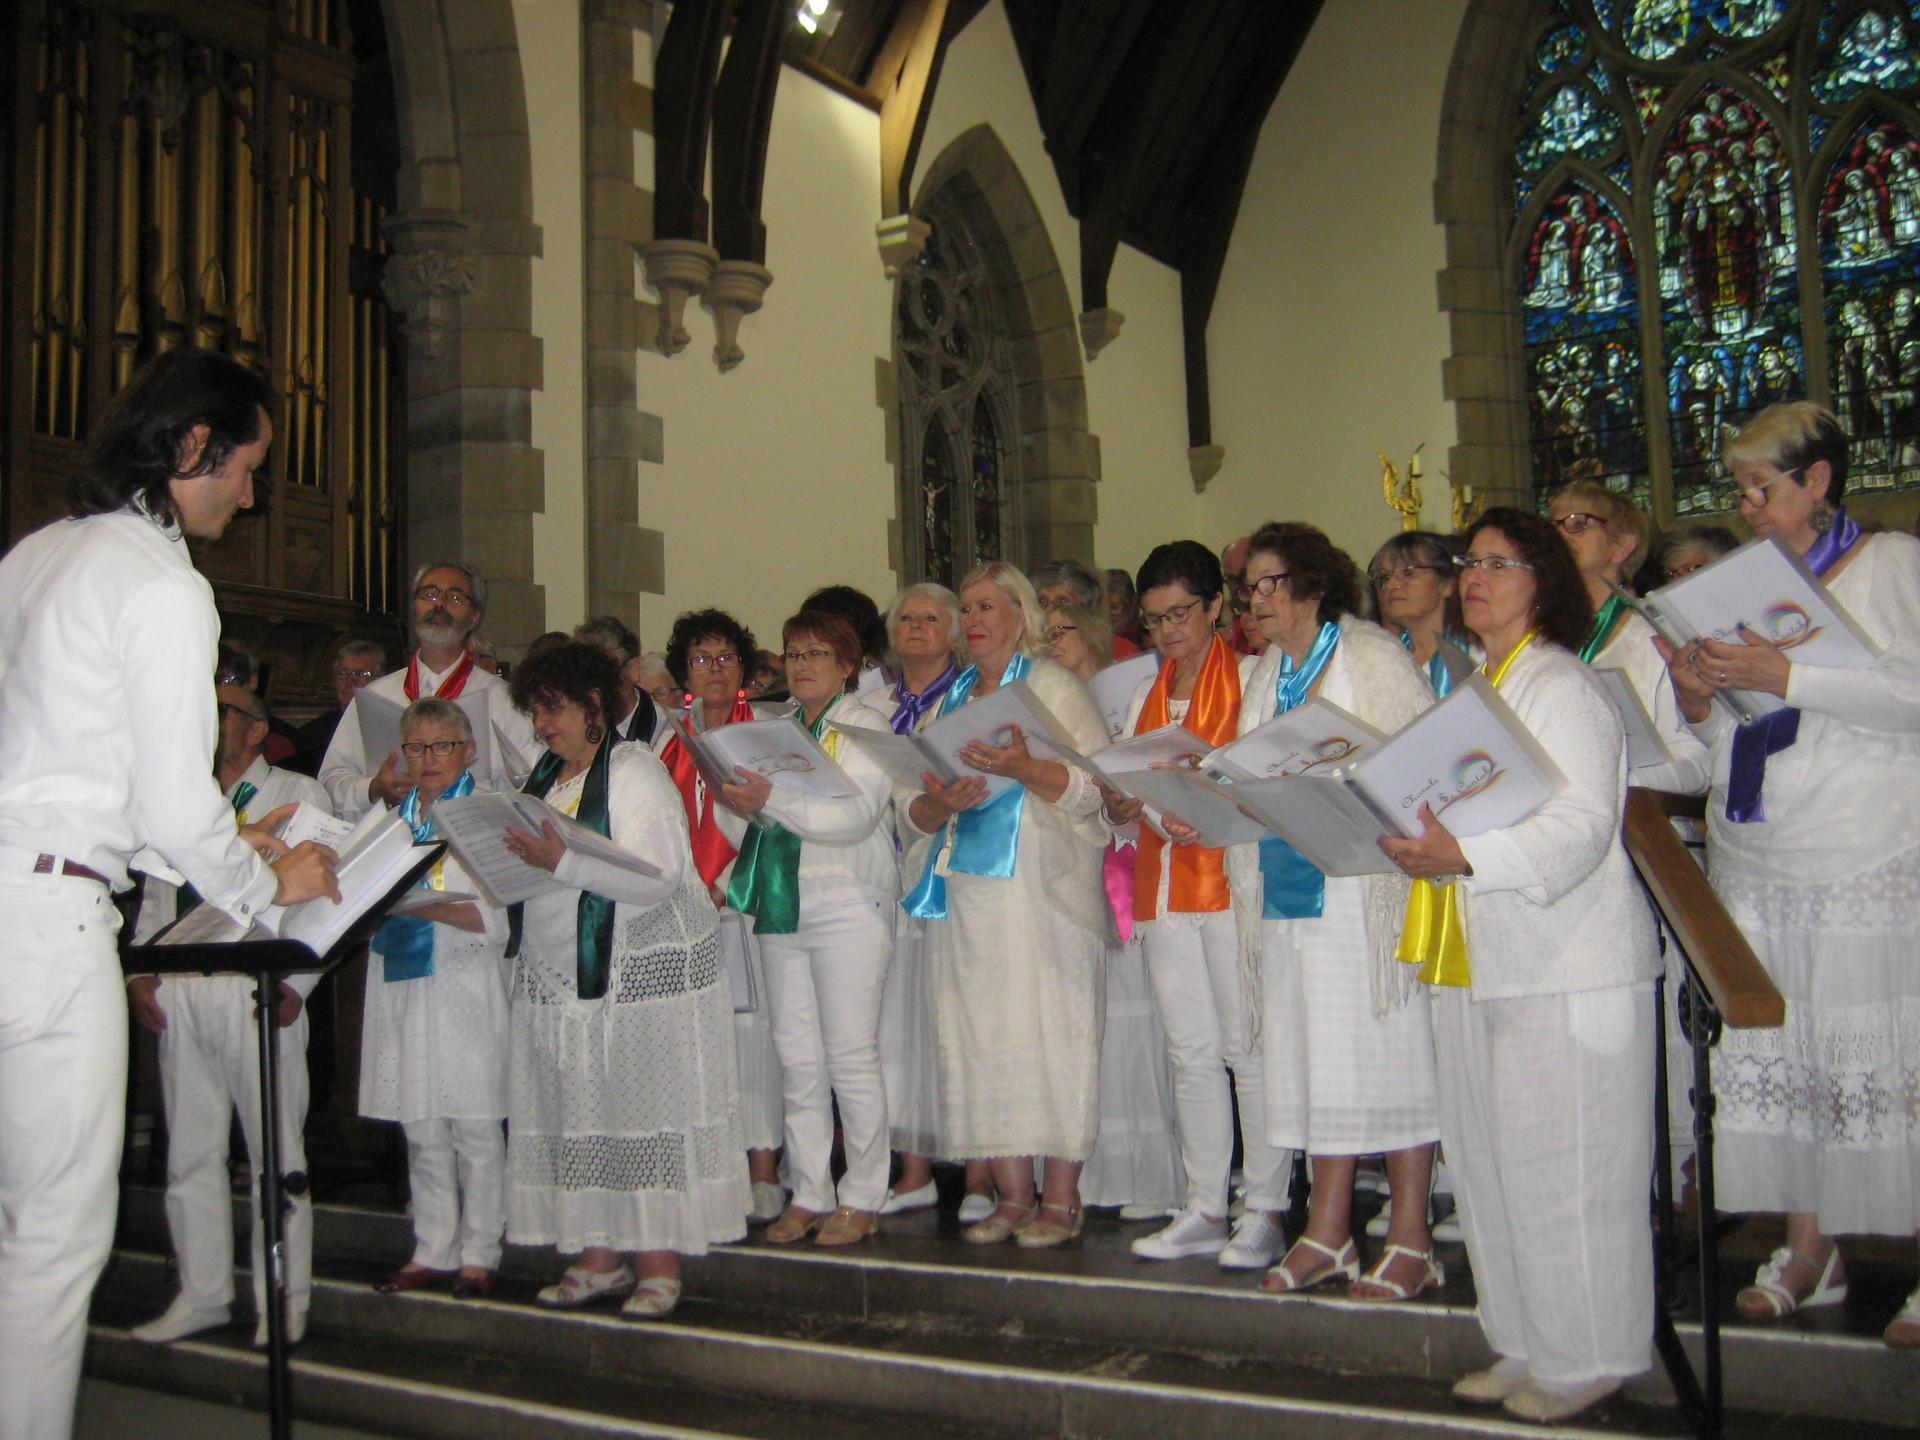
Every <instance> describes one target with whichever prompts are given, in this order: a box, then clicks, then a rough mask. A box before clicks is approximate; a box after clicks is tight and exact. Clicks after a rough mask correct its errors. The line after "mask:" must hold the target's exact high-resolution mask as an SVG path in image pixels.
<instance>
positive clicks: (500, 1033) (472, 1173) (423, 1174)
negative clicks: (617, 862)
mask: <svg viewBox="0 0 1920 1440" xmlns="http://www.w3.org/2000/svg"><path fill="white" fill-rule="evenodd" d="M400 734H401V741H402V743H401V746H400V749H401V753H402V754H403V755H405V757H406V761H407V769H408V771H409V773H410V774H411V775H412V776H413V789H411V790H409V791H408V792H407V796H406V798H405V799H404V800H402V801H401V802H400V815H401V818H402V819H404V820H405V821H406V822H407V823H408V824H409V825H410V826H412V827H413V833H414V836H415V838H416V839H419V840H421V841H427V840H432V839H434V838H436V833H437V832H436V831H435V827H434V824H433V821H432V820H431V819H430V818H429V817H428V813H427V812H428V811H429V810H430V809H431V807H432V806H433V804H434V802H435V801H437V800H440V799H441V798H443V797H455V798H457V797H458V796H461V795H467V794H471V793H472V791H473V785H474V782H473V775H472V773H471V772H470V771H469V770H468V769H467V767H468V766H469V765H470V764H472V763H473V756H474V748H475V747H474V743H473V727H472V725H471V724H470V723H469V721H468V719H467V713H466V711H464V710H462V709H461V708H460V707H459V706H458V705H456V704H454V703H453V702H452V701H450V700H439V699H434V698H431V697H429V698H427V699H423V700H416V701H414V702H413V704H411V705H410V706H408V707H407V712H406V714H405V715H403V716H401V719H400ZM419 889H420V890H422V891H424V892H426V893H425V895H424V896H423V895H421V894H417V893H414V892H411V891H410V892H409V896H410V899H411V900H412V901H413V902H414V903H412V904H411V906H410V908H409V909H408V910H407V912H406V913H405V914H404V915H390V916H389V917H388V918H387V919H386V920H385V921H383V922H382V923H381V926H380V929H379V931H378V932H377V933H376V934H375V935H374V938H373V954H372V957H371V958H370V959H369V960H368V962H367V993H366V1006H365V1010H364V1011H363V1016H362V1022H361V1029H360V1113H361V1114H362V1115H363V1116H365V1117H366V1118H367V1119H369V1120H396V1121H398V1122H399V1123H400V1127H401V1129H402V1131H403V1132H404V1133H405V1135H406V1137H407V1181H408V1189H409V1191H410V1195H411V1200H412V1207H411V1208H412V1213H413V1258H412V1259H411V1260H409V1261H408V1262H407V1263H406V1264H405V1265H403V1266H401V1267H400V1268H399V1269H398V1270H396V1271H394V1272H393V1273H392V1274H391V1275H389V1276H388V1277H387V1278H386V1279H385V1280H383V1281H382V1282H381V1283H380V1285H379V1289H380V1291H381V1292H382V1293H383V1294H389V1295H391V1294H394V1293H396V1292H398V1291H403V1290H420V1289H425V1288H427V1287H430V1286H439V1285H444V1284H447V1283H448V1282H449V1281H451V1282H452V1285H453V1293H454V1294H456V1295H461V1296H474V1297H479V1298H485V1297H486V1296H488V1295H491V1294H492V1293H493V1286H494V1276H495V1272H496V1271H497V1270H499V1268H500V1245H501V1237H502V1236H503V1235H504V1233H505V1231H506V1226H507V1214H506V1205H507V1193H506V1186H507V1137H506V1133H505V1132H504V1131H503V1130H502V1129H501V1122H502V1121H503V1120H505V1119H506V1117H507V964H506V958H505V957H506V948H507V917H506V912H505V911H504V910H502V909H501V908H500V907H499V906H497V905H493V904H489V903H488V902H487V901H486V900H485V899H484V898H476V899H472V900H434V899H432V898H431V896H432V895H433V894H434V893H435V892H445V893H448V894H455V895H458V894H467V895H476V896H477V895H478V894H479V890H480V887H479V886H478V885H476V884H475V883H474V882H473V880H472V879H470V878H469V876H468V875H467V872H466V870H465V869H464V868H463V867H462V866H461V864H460V862H459V861H458V860H457V859H455V858H454V856H453V855H452V853H451V852H446V853H443V854H442V855H441V857H440V858H439V859H438V860H436V861H435V862H434V863H433V866H432V867H431V868H430V869H429V870H428V871H427V873H426V874H425V875H424V876H422V877H421V880H420V885H419ZM423 900H424V903H420V902H422V901H423Z"/></svg>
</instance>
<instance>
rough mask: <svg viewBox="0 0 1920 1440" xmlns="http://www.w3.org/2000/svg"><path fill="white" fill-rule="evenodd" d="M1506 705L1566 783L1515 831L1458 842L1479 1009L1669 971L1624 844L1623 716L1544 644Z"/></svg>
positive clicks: (1568, 660)
mask: <svg viewBox="0 0 1920 1440" xmlns="http://www.w3.org/2000/svg"><path fill="white" fill-rule="evenodd" d="M1500 697H1501V698H1502V699H1503V700H1505V701H1506V702H1507V704H1509V705H1510V706H1512V707H1513V710H1514V712H1515V713H1516V714H1517V715H1518V716H1519V717H1520V720H1521V722H1522V723H1523V724H1525V725H1526V727H1527V728H1528V729H1529V730H1531V731H1532V732H1533V735H1534V738H1535V739H1537V740H1538V741H1539V742H1540V743H1541V745H1543V746H1544V747H1545V748H1546V751H1547V753H1548V754H1549V755H1551V756H1553V758H1554V761H1555V763H1557V764H1558V765H1559V767H1560V769H1561V771H1562V772H1563V773H1564V774H1565V775H1566V777H1567V788H1566V789H1565V790H1564V791H1562V792H1561V793H1560V794H1559V795H1556V796H1555V797H1554V798H1553V799H1551V800H1549V801H1548V802H1547V803H1546V804H1545V805H1543V806H1541V807H1540V808H1539V809H1538V810H1536V811H1535V812H1534V813H1533V814H1532V815H1529V816H1528V817H1527V818H1526V819H1525V820H1522V821H1521V822H1520V823H1519V824H1518V825H1513V826H1509V827H1508V828H1506V829H1504V830H1493V831H1489V832H1488V833H1486V834H1484V835H1476V836H1473V837H1472V838H1471V839H1463V840H1461V841H1460V849H1461V852H1462V853H1463V854H1464V855H1465V856H1466V857H1467V863H1468V864H1469V865H1471V866H1472V867H1473V874H1472V875H1471V876H1463V877H1462V878H1461V879H1460V880H1459V881H1458V882H1457V883H1458V884H1459V887H1460V890H1461V906H1460V910H1461V919H1462V921H1463V923H1464V924H1465V926H1466V932H1467V955H1468V963H1469V965H1470V967H1471V969H1472V974H1473V986H1472V989H1473V998H1474V999H1475V1000H1509V999H1514V998H1516V997H1519V996H1524V995H1561V994H1568V993H1572V992H1575V991H1582V990H1600V989H1605V988H1607V987H1610V986H1618V985H1630V984H1633V983H1635V982H1637V981H1642V980H1651V979H1653V978H1654V977H1655V976H1656V975H1658V974H1659V973H1660V952H1659V942H1658V936H1657V932H1656V930H1655V927H1654V920H1653V912H1652V911H1651V910H1650V909H1649V908H1648V905H1647V900H1646V896H1645V895H1644V894H1643V893H1642V892H1641V889H1640V882H1639V879H1638V878H1637V877H1636V876H1635V874H1634V872H1633V862H1632V861H1631V860H1629V859H1628V858H1627V851H1626V846H1625V845H1624V844H1623V843H1622V841H1621V838H1620V823H1621V812H1622V810H1623V809H1624V807H1625V803H1626V749H1625V744H1624V742H1623V739H1622V733H1621V728H1620V717H1619V715H1618V714H1616V713H1615V711H1614V708H1613V705H1612V702H1610V701H1609V700H1608V699H1607V695H1606V691H1604V690H1603V689H1602V688H1601V686H1600V682H1599V681H1598V680H1596V679H1595V678H1594V676H1593V673H1592V672H1591V671H1590V670H1588V668H1587V667H1586V666H1585V665H1583V664H1581V663H1580V661H1579V659H1578V658H1577V657H1576V656H1574V655H1572V654H1570V653H1568V652H1567V651H1565V650H1562V649H1561V648H1560V647H1559V646H1557V645H1550V644H1548V643H1546V642H1545V641H1541V640H1536V641H1535V642H1534V643H1533V644H1532V645H1530V646H1528V647H1527V649H1526V651H1525V652H1524V653H1522V654H1521V655H1520V656H1519V657H1518V658H1517V659H1515V660H1514V662H1513V667H1512V668H1511V669H1510V670H1508V671H1507V674H1506V678H1505V679H1504V680H1502V681H1501V684H1500Z"/></svg>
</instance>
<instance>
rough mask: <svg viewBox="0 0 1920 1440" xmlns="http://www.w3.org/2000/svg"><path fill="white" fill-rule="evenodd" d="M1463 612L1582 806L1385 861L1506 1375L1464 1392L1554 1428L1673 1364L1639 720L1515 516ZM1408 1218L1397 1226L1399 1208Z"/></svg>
mask: <svg viewBox="0 0 1920 1440" xmlns="http://www.w3.org/2000/svg"><path fill="white" fill-rule="evenodd" d="M1465 538H1466V542H1467V546H1466V552H1467V553H1466V555H1465V557H1464V559H1463V561H1462V565H1463V571H1462V576H1461V580H1460V603H1461V609H1462V611H1463V612H1464V614H1465V617H1466V622H1467V628H1468V629H1470V630H1472V631H1473V632H1474V634H1475V635H1477V636H1479V638H1480V643H1481V644H1482V645H1484V646H1485V647H1486V657H1487V658H1486V662H1485V665H1484V667H1483V668H1484V672H1485V674H1486V677H1487V679H1488V681H1489V682H1490V683H1491V684H1492V685H1493V686H1494V688H1495V689H1497V690H1498V691H1499V693H1500V696H1501V698H1502V699H1503V700H1505V701H1506V702H1507V704H1508V705H1509V706H1511V707H1512V709H1513V711H1514V713H1515V714H1516V715H1517V716H1518V717H1519V719H1520V722H1521V723H1522V724H1523V725H1525V726H1526V727H1527V729H1528V730H1529V731H1531V732H1532V734H1533V737H1534V739H1535V740H1537V741H1539V743H1540V744H1541V745H1542V746H1543V747H1544V748H1545V749H1546V751H1547V753H1548V754H1550V755H1552V756H1553V758H1554V761H1555V762H1556V763H1557V764H1558V765H1559V767H1560V769H1561V772H1562V773H1563V774H1564V775H1565V777H1566V780H1567V788H1566V789H1565V790H1564V791H1562V792H1561V793H1560V794H1558V795H1556V796H1555V797H1554V798H1553V799H1551V800H1549V801H1547V802H1546V804H1544V805H1542V806H1541V807H1540V808H1539V809H1538V810H1536V811H1534V813H1533V814H1531V815H1530V816H1528V817H1527V818H1526V819H1525V820H1522V821H1520V822H1519V823H1518V824H1516V825H1511V826H1508V827H1506V828H1504V829H1500V830H1492V831H1488V832H1487V833H1485V834H1481V835H1476V836H1473V837H1471V838H1464V839H1463V838H1456V837H1455V836H1454V835H1453V834H1452V833H1451V832H1450V831H1448V830H1447V828H1446V827H1445V825H1443V824H1441V823H1440V822H1439V821H1437V820H1435V819H1434V818H1433V816H1432V812H1431V811H1430V810H1429V809H1428V808H1427V807H1426V806H1424V805H1423V806H1422V807H1421V810H1420V818H1421V820H1422V821H1423V822H1424V824H1425V827H1426V828H1425V832H1424V834H1423V835H1422V836H1421V837H1420V838H1419V839H1417V840H1404V839H1399V838H1382V840H1381V842H1380V844H1381V848H1382V849H1383V850H1385V851H1386V853H1387V855H1388V857H1389V858H1391V859H1392V860H1393V861H1394V862H1395V863H1396V864H1397V865H1398V866H1399V867H1400V868H1401V870H1403V871H1404V872H1405V873H1406V874H1407V875H1409V876H1411V877H1413V879H1414V881H1415V885H1414V891H1413V894H1412V896H1411V897H1410V899H1409V921H1408V926H1407V931H1406V934H1405V935H1404V936H1403V937H1402V943H1401V950H1400V953H1401V954H1402V956H1403V957H1404V958H1407V959H1410V960H1415V961H1420V962H1423V963H1425V962H1437V961H1439V960H1441V959H1445V960H1447V961H1448V962H1449V963H1450V965H1452V966H1453V967H1454V968H1456V969H1457V968H1458V967H1459V966H1461V965H1464V966H1465V968H1466V970H1467V972H1468V983H1467V984H1466V985H1457V984H1437V985H1435V986H1433V987H1432V993H1431V998H1430V1009H1431V1013H1432V1017H1433V1049H1434V1058H1435V1061H1436V1068H1437V1072H1438V1081H1439V1088H1438V1096H1439V1103H1440V1135H1441V1139H1442V1141H1443V1142H1444V1143H1445V1145H1446V1147H1447V1164H1448V1167H1449V1169H1451V1170H1452V1172H1453V1182H1454V1188H1455V1191H1456V1193H1457V1194H1458V1196H1459V1199H1460V1211H1461V1215H1462V1218H1463V1222H1464V1226H1465V1229H1466V1235H1467V1258H1468V1260H1469V1261H1470V1262H1471V1264H1472V1266H1473V1283H1474V1289H1475V1291H1476V1292H1477V1294H1478V1296H1479V1309H1480V1328H1481V1330H1482V1331H1483V1332H1484V1334H1485V1335H1486V1338H1487V1343H1488V1345H1489V1346H1490V1347H1491V1348H1492V1349H1493V1352H1494V1353H1495V1355H1497V1356H1498V1357H1499V1359H1498V1362H1497V1363H1496V1364H1495V1365H1493V1366H1492V1367H1491V1368H1489V1369H1487V1370H1482V1371H1478V1372H1476V1373H1474V1374H1472V1375H1468V1376H1466V1377H1465V1378H1464V1379H1462V1380H1461V1381H1460V1382H1459V1383H1458V1384H1456V1385H1455V1387H1454V1394H1455V1395H1456V1396H1457V1397H1459V1398H1460V1399H1463V1400H1467V1401H1469V1402H1474V1403H1481V1404H1502V1403H1504V1405H1505V1406H1506V1408H1507V1410H1508V1411H1509V1412H1510V1413H1512V1414H1515V1415H1518V1416H1520V1417H1521V1418H1523V1419H1528V1420H1533V1421H1539V1422H1553V1421H1558V1420H1563V1419H1566V1418H1567V1417H1569V1416H1572V1415H1575V1414H1578V1413H1579V1412H1580V1411H1582V1410H1584V1409H1586V1408H1587V1407H1589V1406H1591V1405H1593V1404H1596V1403H1598V1402H1599V1401H1600V1400H1601V1399H1604V1398H1605V1397H1606V1396H1608V1395H1610V1394H1612V1393H1613V1392H1614V1391H1615V1390H1617V1389H1618V1388H1619V1386H1620V1383H1621V1381H1622V1380H1623V1379H1624V1378H1625V1377H1626V1376H1629V1375H1633V1374H1637V1373H1639V1372H1640V1371H1642V1370H1644V1369H1646V1367H1647V1364H1648V1362H1649V1360H1650V1359H1651V1357H1652V1348H1651V1347H1652V1338H1653V1263H1652V1253H1653V1252H1652V1240H1653V1237H1652V1231H1651V1225H1650V1221H1649V1216H1648V1209H1647V1177H1648V1174H1649V1172H1650V1171H1651V1169H1652V1165H1653V1046H1654V1025H1655V1024H1656V1017H1655V1014H1654V1005H1653V998H1652V990H1653V982H1654V979H1655V977H1656V976H1657V975H1658V974H1659V972H1660V955H1659V947H1658V942H1657V938H1656V933H1655V929H1654V922H1653V916H1652V914H1651V912H1650V911H1649V910H1648V908H1647V903H1646V899H1645V897H1644V896H1643V894H1642V893H1641V890H1640V885H1639V881H1638V879H1637V878H1636V877H1635V875H1634V873H1633V866H1632V863H1631V862H1630V861H1629V860H1628V859H1627V853H1626V849H1625V847H1624V846H1623V845H1622V844H1621V840H1620V817H1621V809H1622V806H1623V803H1624V799H1625V794H1626V762H1625V756H1624V752H1623V749H1622V742H1621V726H1620V717H1619V715H1618V714H1617V713H1616V712H1615V710H1614V708H1613V706H1612V704H1611V703H1610V702H1609V701H1608V699H1607V697H1606V693H1605V691H1604V690H1603V689H1602V688H1601V686H1600V683H1599V681H1597V680H1596V679H1594V677H1593V674H1592V672H1591V671H1590V670H1589V669H1588V668H1587V667H1586V666H1584V665H1582V664H1581V663H1580V659H1579V656H1578V654H1577V653H1576V652H1577V651H1578V649H1579V647H1580V646H1581V645H1583V644H1585V643H1586V640H1587V637H1588V635H1589V633H1590V632H1591V630H1592V626H1593V613H1592V611H1593V607H1592V605H1591V603H1590V602H1589V601H1588V599H1587V591H1586V586H1585V585H1584V584H1583V583H1582V581H1581V579H1580V574H1579V571H1578V570H1577V569H1576V568H1575V566H1574V563H1573V556H1572V554H1571V552H1570V551H1569V550H1568V549H1567V547H1566V545H1565V544H1564V543H1563V542H1562V540H1561V538H1560V532H1559V531H1558V530H1557V529H1556V528H1555V527H1554V526H1553V525H1552V524H1551V523H1550V522H1549V521H1546V520H1543V519H1541V518H1540V517H1539V516H1537V515H1530V514H1527V513H1525V512H1523V511H1519V510H1513V509H1508V508H1506V507H1498V508H1495V509H1492V510H1489V511H1487V513H1486V514H1485V515H1483V516H1481V517H1480V519H1479V520H1477V521H1475V522H1474V524H1473V525H1472V527H1471V528H1469V530H1468V531H1467V533H1466V537H1465ZM1396 1208H1397V1207H1396Z"/></svg>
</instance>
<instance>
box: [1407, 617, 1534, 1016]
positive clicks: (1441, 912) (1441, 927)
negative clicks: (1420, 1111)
mask: <svg viewBox="0 0 1920 1440" xmlns="http://www.w3.org/2000/svg"><path fill="white" fill-rule="evenodd" d="M1537 633H1538V632H1537V631H1533V630H1529V631H1528V632H1527V633H1526V634H1525V635H1523V636H1521V637H1520V643H1519V644H1518V645H1516V646H1514V647H1513V649H1511V650H1510V651H1508V652H1507V658H1506V659H1504V660H1502V661H1501V662H1500V668H1499V669H1498V670H1495V671H1494V672H1493V673H1492V674H1490V675H1487V681H1488V683H1489V684H1491V685H1492V686H1493V688H1494V689H1496V690H1498V689H1499V688H1500V682H1501V681H1502V680H1504V679H1506V678H1507V671H1508V670H1510V669H1512V668H1513V662H1514V661H1515V660H1517V659H1519V658H1520V652H1521V651H1522V650H1525V649H1526V648H1527V646H1529V645H1531V644H1532V643H1533V637H1534V636H1535V635H1536V634H1537ZM1480 669H1481V672H1482V673H1483V674H1484V673H1485V672H1486V669H1487V667H1486V666H1485V665H1482V666H1481V667H1480ZM1393 956H1394V959H1396V960H1404V961H1405V962H1406V963H1407V964H1409V965H1418V966H1419V967H1420V975H1419V979H1420V982H1421V983H1422V984H1425V985H1456V986H1465V985H1468V984H1470V983H1472V975H1471V973H1470V971H1469V970H1468V967H1467V932H1466V927H1465V926H1464V925H1462V924H1461V923H1460V887H1459V886H1457V885H1451V884H1449V885H1436V884H1434V883H1433V881H1431V880H1416V881H1414V882H1413V890H1412V893H1411V894H1409V895H1408V896H1407V923H1406V924H1405V925H1404V926H1402V927H1401V930H1400V943H1399V945H1398V946H1396V947H1395V949H1394V952H1393Z"/></svg>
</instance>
